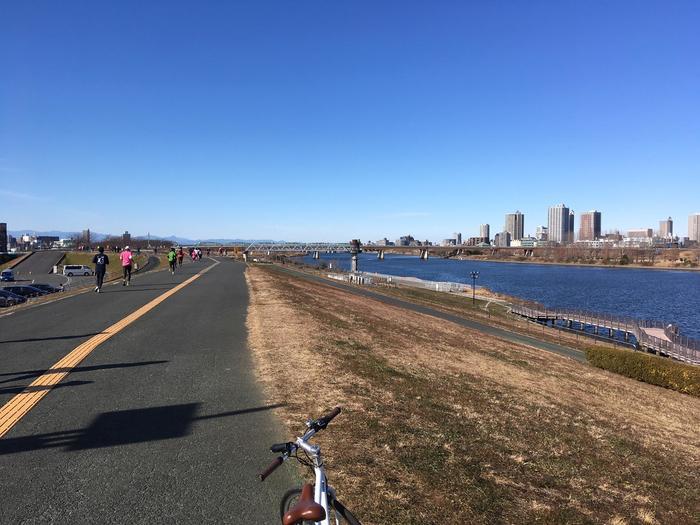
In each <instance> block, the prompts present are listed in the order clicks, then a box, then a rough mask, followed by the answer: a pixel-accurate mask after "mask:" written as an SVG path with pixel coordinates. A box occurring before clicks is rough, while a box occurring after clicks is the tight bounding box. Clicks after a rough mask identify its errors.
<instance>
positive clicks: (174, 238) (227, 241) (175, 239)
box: [133, 235, 285, 245]
mask: <svg viewBox="0 0 700 525" xmlns="http://www.w3.org/2000/svg"><path fill="white" fill-rule="evenodd" d="M133 238H134V239H147V238H148V237H147V236H145V235H140V236H138V237H133ZM150 238H151V239H152V240H162V241H170V242H172V243H175V244H182V245H188V244H193V245H194V244H197V243H212V244H214V243H216V244H251V243H253V242H285V241H272V240H268V239H262V240H260V239H223V238H218V239H188V238H185V237H178V236H176V235H171V236H169V237H160V236H157V235H151V236H150Z"/></svg>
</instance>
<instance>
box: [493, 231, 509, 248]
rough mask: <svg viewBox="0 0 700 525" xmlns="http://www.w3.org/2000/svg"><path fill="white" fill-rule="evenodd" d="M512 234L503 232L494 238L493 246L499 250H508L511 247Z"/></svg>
mask: <svg viewBox="0 0 700 525" xmlns="http://www.w3.org/2000/svg"><path fill="white" fill-rule="evenodd" d="M510 241H511V238H510V232H508V231H506V232H501V233H497V234H496V235H494V236H493V245H494V246H496V247H497V248H507V247H509V246H510Z"/></svg>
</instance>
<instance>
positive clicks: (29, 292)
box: [3, 284, 47, 298]
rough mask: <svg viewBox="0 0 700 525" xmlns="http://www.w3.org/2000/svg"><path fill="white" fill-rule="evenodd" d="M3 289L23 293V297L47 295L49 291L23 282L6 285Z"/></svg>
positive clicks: (18, 293)
mask: <svg viewBox="0 0 700 525" xmlns="http://www.w3.org/2000/svg"><path fill="white" fill-rule="evenodd" d="M3 290H7V291H8V292H12V293H13V294H16V295H21V296H22V297H27V298H29V297H40V296H42V295H47V293H46V292H44V291H43V290H39V288H34V287H33V286H28V285H26V284H21V285H18V286H6V287H5V288H3Z"/></svg>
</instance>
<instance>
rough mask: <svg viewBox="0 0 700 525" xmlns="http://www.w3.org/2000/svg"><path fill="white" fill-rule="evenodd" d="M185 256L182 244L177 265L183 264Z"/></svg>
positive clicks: (178, 252)
mask: <svg viewBox="0 0 700 525" xmlns="http://www.w3.org/2000/svg"><path fill="white" fill-rule="evenodd" d="M184 258H185V252H184V251H183V250H182V246H180V249H179V250H178V251H177V265H178V266H182V259H184Z"/></svg>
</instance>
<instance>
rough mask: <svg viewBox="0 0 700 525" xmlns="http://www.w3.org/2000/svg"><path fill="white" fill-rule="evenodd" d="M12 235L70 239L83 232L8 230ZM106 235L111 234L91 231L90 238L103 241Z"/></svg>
mask: <svg viewBox="0 0 700 525" xmlns="http://www.w3.org/2000/svg"><path fill="white" fill-rule="evenodd" d="M7 233H9V234H10V235H12V236H13V237H21V236H22V235H26V234H29V235H36V236H47V237H58V238H60V239H70V238H71V237H74V236H75V235H80V234H81V233H82V232H66V231H61V230H49V231H39V230H31V229H27V230H8V232H7ZM106 237H109V234H107V233H99V232H92V231H91V232H90V239H91V240H93V241H101V240H102V239H105V238H106Z"/></svg>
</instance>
